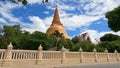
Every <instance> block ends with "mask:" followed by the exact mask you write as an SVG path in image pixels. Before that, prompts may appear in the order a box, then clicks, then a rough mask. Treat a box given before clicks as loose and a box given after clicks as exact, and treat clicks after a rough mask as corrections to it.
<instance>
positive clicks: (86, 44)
mask: <svg viewBox="0 0 120 68" xmlns="http://www.w3.org/2000/svg"><path fill="white" fill-rule="evenodd" d="M80 47H81V48H82V49H83V51H89V52H92V51H93V48H94V47H95V45H94V44H92V43H91V42H89V41H81V42H79V43H78V44H76V45H74V46H72V48H71V51H79V48H80Z"/></svg>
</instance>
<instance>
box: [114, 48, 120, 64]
mask: <svg viewBox="0 0 120 68" xmlns="http://www.w3.org/2000/svg"><path fill="white" fill-rule="evenodd" d="M114 52H115V54H116V60H117V62H119V55H118V51H117V50H115V51H114Z"/></svg>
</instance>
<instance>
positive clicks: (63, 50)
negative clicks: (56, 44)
mask: <svg viewBox="0 0 120 68" xmlns="http://www.w3.org/2000/svg"><path fill="white" fill-rule="evenodd" d="M61 52H62V58H61V64H62V63H63V62H64V61H65V48H64V46H63V47H62V49H61Z"/></svg>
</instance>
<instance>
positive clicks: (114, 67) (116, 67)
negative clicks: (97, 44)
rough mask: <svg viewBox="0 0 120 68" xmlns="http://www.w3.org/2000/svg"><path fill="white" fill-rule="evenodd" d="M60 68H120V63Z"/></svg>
mask: <svg viewBox="0 0 120 68" xmlns="http://www.w3.org/2000/svg"><path fill="white" fill-rule="evenodd" d="M58 68H120V63H98V64H86V65H78V66H64V67H58Z"/></svg>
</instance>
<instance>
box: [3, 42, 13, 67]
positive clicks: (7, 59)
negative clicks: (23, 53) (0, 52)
mask: <svg viewBox="0 0 120 68" xmlns="http://www.w3.org/2000/svg"><path fill="white" fill-rule="evenodd" d="M12 48H13V45H12V43H11V42H10V44H9V45H8V46H7V50H6V54H5V56H4V57H5V60H4V61H3V62H2V65H10V64H11V60H12Z"/></svg>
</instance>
